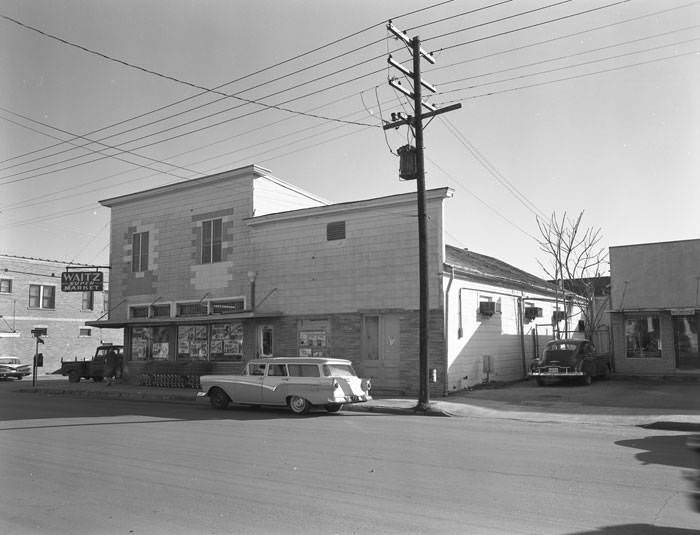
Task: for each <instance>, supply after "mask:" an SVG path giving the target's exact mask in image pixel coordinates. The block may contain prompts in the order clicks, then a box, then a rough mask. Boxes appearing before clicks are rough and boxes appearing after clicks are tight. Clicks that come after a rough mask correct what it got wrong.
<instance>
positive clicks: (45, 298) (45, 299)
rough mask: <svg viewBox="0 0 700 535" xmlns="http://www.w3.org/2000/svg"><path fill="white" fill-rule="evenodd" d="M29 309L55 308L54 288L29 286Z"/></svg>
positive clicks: (39, 285)
mask: <svg viewBox="0 0 700 535" xmlns="http://www.w3.org/2000/svg"><path fill="white" fill-rule="evenodd" d="M29 308H56V287H55V286H44V285H41V284H30V285H29Z"/></svg>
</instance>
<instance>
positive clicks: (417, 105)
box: [383, 21, 462, 411]
mask: <svg viewBox="0 0 700 535" xmlns="http://www.w3.org/2000/svg"><path fill="white" fill-rule="evenodd" d="M387 28H388V29H389V31H390V32H392V33H393V34H394V35H395V36H396V37H397V38H398V39H400V40H401V41H403V42H404V44H405V45H406V46H408V47H409V50H410V51H411V55H412V56H413V72H411V71H409V70H408V69H406V68H405V67H403V65H401V64H400V63H398V62H396V61H394V60H393V58H392V57H391V56H389V59H388V62H389V64H390V65H392V66H393V67H395V68H396V69H398V70H399V71H401V72H402V73H403V74H405V75H406V76H407V77H409V78H410V79H412V81H413V84H412V85H413V88H412V89H413V91H412V92H411V91H409V90H407V89H405V88H404V87H403V86H401V83H400V82H399V81H397V80H393V79H392V80H390V81H389V85H391V86H392V87H393V88H394V89H397V90H399V91H401V92H402V93H404V94H405V95H406V96H408V97H409V98H412V99H413V115H414V116H413V117H410V116H409V117H406V118H403V117H401V116H399V120H398V121H393V122H391V123H387V124H385V125H384V127H383V128H384V130H389V129H391V128H398V127H399V126H402V125H409V126H412V127H413V130H414V135H415V140H416V146H415V150H408V151H407V153H406V156H407V157H411V156H413V155H415V173H413V174H412V175H411V176H410V178H409V179H415V180H416V191H417V200H418V269H419V281H420V297H419V299H420V302H419V344H418V345H419V349H418V359H419V365H418V404H417V405H416V409H417V410H421V411H425V410H427V409H428V407H429V406H430V388H429V383H430V379H429V372H428V347H429V346H428V341H429V337H428V333H429V328H428V320H429V315H430V299H429V293H428V286H429V282H430V278H429V276H430V270H429V259H428V232H427V218H428V216H427V213H426V208H425V160H424V156H423V151H424V146H423V118H425V117H432V116H434V115H439V114H440V113H445V112H448V111H452V110H456V109H459V108H461V107H462V105H461V104H455V105H453V106H448V107H445V108H442V109H436V108H435V107H434V106H432V105H430V104H428V103H427V102H424V101H423V99H422V87H426V88H427V89H429V90H430V91H432V92H435V91H436V89H435V88H434V87H433V86H432V85H431V84H429V83H427V82H425V81H424V80H423V79H422V78H421V74H420V65H421V63H420V60H421V57H423V58H425V59H426V60H427V61H429V62H430V63H435V59H434V58H433V56H432V54H428V53H426V52H425V51H424V50H423V49H422V48H421V46H420V39H419V37H418V36H416V37H414V38H413V39H410V40H409V39H408V37H407V36H406V34H405V33H404V32H402V31H400V30H399V29H397V28H396V27H395V26H394V25H393V24H392V23H391V21H389V24H388V25H387ZM423 106H425V107H426V108H428V109H429V110H430V111H428V112H426V113H425V114H424V113H423ZM409 149H410V148H409ZM402 157H403V155H402Z"/></svg>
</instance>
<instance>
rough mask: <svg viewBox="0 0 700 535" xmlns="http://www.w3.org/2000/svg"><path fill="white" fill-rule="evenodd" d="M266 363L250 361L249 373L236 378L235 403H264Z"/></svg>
mask: <svg viewBox="0 0 700 535" xmlns="http://www.w3.org/2000/svg"><path fill="white" fill-rule="evenodd" d="M265 367H266V365H265V364H261V363H254V362H249V363H248V368H247V372H248V373H247V374H246V375H241V376H240V377H237V378H236V384H235V385H234V388H233V396H232V398H231V399H232V401H233V402H234V403H255V404H259V403H262V383H263V379H264V377H265Z"/></svg>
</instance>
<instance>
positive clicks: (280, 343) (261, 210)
mask: <svg viewBox="0 0 700 535" xmlns="http://www.w3.org/2000/svg"><path fill="white" fill-rule="evenodd" d="M450 197H452V191H451V190H450V189H449V188H438V189H433V190H430V191H428V192H426V203H427V214H428V246H429V258H430V266H429V269H430V273H431V274H432V275H431V276H430V289H429V294H430V303H429V308H430V321H429V324H430V347H429V368H431V369H434V370H435V375H436V378H437V381H436V382H435V383H433V384H432V386H431V393H432V394H433V395H436V394H437V395H441V394H444V393H446V392H447V391H448V389H450V388H452V389H454V388H457V386H458V385H459V386H460V387H463V386H466V385H467V383H466V382H464V381H469V380H471V381H472V382H473V381H477V380H482V377H481V376H480V375H479V374H474V373H473V372H472V371H471V368H472V367H473V366H472V364H471V363H469V362H470V361H469V359H473V354H474V355H476V354H477V353H478V360H479V362H480V363H482V365H483V359H482V354H481V351H482V350H488V351H489V352H490V354H491V355H492V356H493V359H494V360H493V366H492V368H493V370H494V371H493V373H494V375H492V377H497V378H499V379H509V378H517V377H522V376H523V374H524V360H525V357H526V355H525V352H526V351H531V350H532V348H530V345H531V344H536V342H534V341H533V339H532V335H531V332H530V331H531V330H532V329H530V330H527V331H525V330H524V329H525V327H527V326H528V325H530V326H531V327H534V323H533V322H534V321H535V318H536V317H537V314H535V316H533V318H532V319H530V320H527V321H525V319H523V318H522V317H521V319H520V320H517V321H514V320H513V318H514V316H513V314H515V315H516V316H518V314H519V312H518V310H517V306H526V305H531V306H530V308H532V309H533V310H539V312H540V314H541V313H542V310H543V309H544V310H547V311H549V310H550V309H551V308H552V304H551V301H552V299H551V296H553V295H554V292H553V289H552V288H551V286H549V285H548V283H546V282H545V281H542V280H540V279H537V278H536V277H533V276H531V275H527V274H525V273H524V272H522V271H519V270H516V269H515V268H512V267H511V266H507V265H506V264H504V263H502V262H499V261H496V260H495V259H491V261H490V262H486V261H484V259H485V258H487V257H482V258H481V262H480V265H479V267H477V268H474V266H473V265H472V264H473V263H474V258H476V256H479V255H476V256H474V255H472V256H471V257H469V258H467V257H468V255H467V254H466V253H462V254H459V253H456V252H455V253H454V254H452V256H451V257H448V256H446V255H447V252H449V251H453V250H454V248H449V247H446V245H445V243H444V237H443V235H444V229H443V211H444V208H445V206H444V205H445V202H446V201H447V200H448V199H449V198H450ZM101 203H102V204H103V205H104V206H107V207H109V208H110V209H111V251H110V265H111V266H112V272H111V293H110V304H111V307H110V308H111V312H110V315H109V318H108V319H106V320H101V321H94V322H89V323H88V325H92V326H95V327H103V328H109V327H114V328H123V329H124V335H125V346H126V355H127V374H128V376H129V377H131V380H133V378H135V377H138V376H139V374H140V373H141V372H142V370H144V369H145V368H146V367H148V366H149V365H150V364H151V363H153V362H159V361H160V362H174V363H177V362H182V363H185V364H186V363H191V362H195V363H202V362H206V363H208V365H209V366H210V368H211V370H212V371H213V372H214V373H225V372H235V371H237V370H239V369H241V368H242V366H243V363H244V362H245V361H247V360H249V359H251V358H254V357H258V356H292V355H303V356H315V355H326V356H333V357H340V358H348V359H350V360H352V361H353V362H354V364H355V365H356V367H357V368H358V372H359V373H361V374H362V375H366V376H371V377H373V384H374V385H375V387H376V388H378V389H379V390H380V391H383V392H397V393H399V392H402V393H412V392H415V391H416V389H417V385H418V379H417V375H418V291H419V288H418V232H417V225H416V219H415V213H416V195H415V193H412V194H400V195H391V196H387V197H382V198H375V199H366V200H360V201H355V202H347V203H337V204H330V203H328V202H326V201H324V200H323V199H320V198H318V197H316V196H314V195H312V194H310V193H308V192H305V191H302V190H300V189H298V188H296V187H294V186H292V185H290V184H288V183H285V182H284V181H282V180H279V179H277V178H275V177H273V176H272V175H270V173H269V171H267V170H266V169H263V168H260V167H257V166H254V165H252V166H248V167H243V168H240V169H235V170H232V171H227V172H224V173H219V174H216V175H212V176H208V177H203V178H198V179H193V180H189V181H186V182H179V183H177V184H172V185H168V186H164V187H160V188H155V189H151V190H148V191H142V192H138V193H133V194H129V195H124V196H121V197H116V198H112V199H107V200H104V201H101ZM446 251H447V252H446ZM448 260H449V262H448ZM487 265H488V269H487V270H486V271H487V272H488V273H479V268H483V267H485V266H487ZM505 266H507V268H506V267H505ZM464 281H467V282H468V283H469V287H468V288H467V287H466V286H465V289H464V290H462V291H459V292H458V291H457V289H458V287H459V286H460V285H461V284H463V282H464ZM464 284H467V283H466V282H465V283H464ZM448 286H449V287H448ZM475 288H476V289H475ZM489 290H491V291H489ZM470 292H471V293H470ZM473 292H476V294H474V295H475V297H474V299H477V300H478V299H483V300H487V298H488V297H490V298H491V299H493V300H494V303H496V302H498V303H499V304H498V307H497V308H496V309H494V313H493V314H490V315H488V318H487V317H486V316H483V317H481V318H477V317H472V316H473V314H471V312H472V310H471V309H470V312H469V314H467V313H466V312H465V310H466V309H463V310H462V312H461V321H462V323H461V328H462V335H461V336H459V338H458V339H457V338H456V337H457V336H458V333H457V328H454V329H453V328H452V326H453V322H456V321H457V318H458V317H459V316H458V306H457V302H456V301H455V302H454V303H453V302H452V300H459V299H462V300H463V301H462V303H463V305H464V306H465V307H466V306H471V304H469V305H467V300H468V299H472V297H471V295H472V293H473ZM448 295H449V301H450V306H449V314H448V313H447V312H446V310H447V308H448V307H447V303H446V301H447V296H448ZM540 300H541V301H542V303H544V304H538V303H540ZM470 303H471V302H470ZM475 307H476V308H478V305H475ZM546 313H549V312H546ZM518 317H520V316H518ZM506 319H507V321H508V322H509V325H508V327H507V329H506V328H505V327H503V326H502V325H501V324H500V323H499V322H502V321H504V320H506ZM487 320H488V323H489V325H490V328H489V329H482V330H481V331H479V332H483V333H486V332H487V331H488V332H490V335H489V337H490V340H491V342H486V341H485V339H484V341H483V343H484V346H480V345H479V344H477V343H475V344H471V345H470V346H468V347H467V346H466V345H465V342H466V341H467V340H469V339H471V331H477V330H478V329H477V328H475V327H474V323H475V322H476V323H484V322H486V321H487ZM548 321H549V320H547V322H548ZM497 323H498V325H496V324H497ZM523 326H525V327H523ZM467 331H469V335H465V334H464V333H466V332H467ZM545 331H546V328H545V329H544V330H543V331H542V332H541V333H540V334H544V333H545ZM511 332H512V334H511ZM446 333H451V334H450V337H447V336H446ZM504 333H506V334H504ZM452 335H454V337H455V340H453V339H452ZM506 348H507V349H506ZM475 351H476V353H474V352H475ZM499 352H502V353H503V355H506V356H505V357H504V358H501V356H500V355H499ZM528 356H529V353H528ZM482 367H483V366H482ZM452 368H454V370H451V369H452ZM465 370H466V371H465ZM455 374H459V381H463V382H459V381H457V380H456V379H454V377H456V375H455ZM464 375H468V376H469V377H471V379H467V380H464ZM453 376H454V377H453Z"/></svg>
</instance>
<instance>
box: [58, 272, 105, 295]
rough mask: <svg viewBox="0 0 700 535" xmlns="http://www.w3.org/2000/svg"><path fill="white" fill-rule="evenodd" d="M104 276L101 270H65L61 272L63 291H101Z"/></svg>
mask: <svg viewBox="0 0 700 535" xmlns="http://www.w3.org/2000/svg"><path fill="white" fill-rule="evenodd" d="M102 277H103V274H102V272H101V271H65V272H63V273H61V291H63V292H101V291H102V280H103V278H102Z"/></svg>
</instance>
